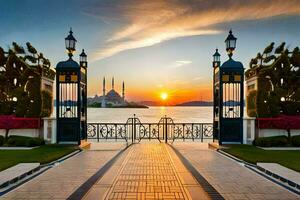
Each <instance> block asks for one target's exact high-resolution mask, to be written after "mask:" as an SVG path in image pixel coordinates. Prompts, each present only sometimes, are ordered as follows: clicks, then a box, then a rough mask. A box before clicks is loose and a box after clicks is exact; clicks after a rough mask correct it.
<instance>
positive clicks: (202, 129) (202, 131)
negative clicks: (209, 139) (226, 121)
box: [201, 124, 204, 142]
mask: <svg viewBox="0 0 300 200" xmlns="http://www.w3.org/2000/svg"><path fill="white" fill-rule="evenodd" d="M201 126H202V131H201V142H203V131H204V128H203V124H202V125H201Z"/></svg>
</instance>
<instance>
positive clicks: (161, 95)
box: [160, 92, 168, 101]
mask: <svg viewBox="0 0 300 200" xmlns="http://www.w3.org/2000/svg"><path fill="white" fill-rule="evenodd" d="M160 98H161V99H162V100H163V101H165V100H167V98H168V93H166V92H162V93H160Z"/></svg>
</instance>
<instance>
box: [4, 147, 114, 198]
mask: <svg viewBox="0 0 300 200" xmlns="http://www.w3.org/2000/svg"><path fill="white" fill-rule="evenodd" d="M118 152H119V150H117V151H108V150H105V151H83V152H81V153H79V154H77V155H75V156H73V157H71V158H69V159H67V160H66V161H64V162H63V163H61V164H59V165H57V166H55V167H53V168H51V169H49V170H47V171H46V172H44V173H43V174H41V175H39V176H37V177H35V178H34V179H32V180H30V181H28V182H27V183H25V184H23V185H21V186H19V187H18V188H16V189H14V190H12V191H10V192H9V193H7V194H5V195H4V196H2V197H0V199H2V198H3V199H14V200H19V199H66V198H67V197H69V196H70V195H71V194H72V193H73V192H74V191H75V190H76V189H77V188H78V187H80V186H81V184H83V183H84V182H85V181H86V180H87V179H89V178H90V177H91V176H92V175H94V173H96V172H97V171H98V170H99V169H100V168H101V167H102V166H103V165H104V164H105V163H106V162H107V161H109V160H110V159H111V158H112V157H113V156H114V155H116V154H117V153H118ZM33 192H35V193H38V195H36V194H34V193H33Z"/></svg>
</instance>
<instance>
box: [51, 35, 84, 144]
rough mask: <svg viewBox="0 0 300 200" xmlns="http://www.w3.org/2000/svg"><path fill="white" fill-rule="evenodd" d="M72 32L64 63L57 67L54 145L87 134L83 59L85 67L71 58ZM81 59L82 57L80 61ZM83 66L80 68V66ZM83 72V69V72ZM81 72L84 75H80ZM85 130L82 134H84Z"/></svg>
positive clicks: (70, 141)
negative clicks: (55, 133) (67, 57)
mask: <svg viewBox="0 0 300 200" xmlns="http://www.w3.org/2000/svg"><path fill="white" fill-rule="evenodd" d="M76 42H77V41H76V39H75V38H74V36H73V32H72V30H70V32H69V35H68V36H67V37H66V38H65V44H66V49H67V52H68V55H69V59H68V60H67V61H61V62H59V63H58V64H57V65H56V77H57V78H56V118H57V142H58V143H78V144H80V141H81V140H82V139H84V136H85V135H86V128H84V127H86V103H84V101H85V100H86V67H87V63H86V57H85V62H84V63H85V64H84V66H83V65H82V63H81V62H80V65H79V64H78V63H77V62H76V61H74V60H73V59H72V56H73V53H74V52H75V50H76V48H75V45H76ZM80 59H81V58H80ZM81 65H82V66H81ZM84 69H85V70H84ZM82 72H84V75H82ZM84 131H85V132H84Z"/></svg>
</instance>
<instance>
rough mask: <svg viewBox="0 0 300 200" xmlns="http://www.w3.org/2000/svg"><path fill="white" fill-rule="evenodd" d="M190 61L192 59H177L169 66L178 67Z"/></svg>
mask: <svg viewBox="0 0 300 200" xmlns="http://www.w3.org/2000/svg"><path fill="white" fill-rule="evenodd" d="M191 63H192V61H190V60H177V61H175V62H174V63H173V64H172V65H171V66H170V68H179V67H183V66H187V65H189V64H191Z"/></svg>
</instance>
